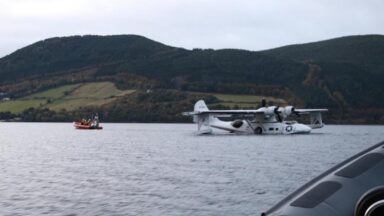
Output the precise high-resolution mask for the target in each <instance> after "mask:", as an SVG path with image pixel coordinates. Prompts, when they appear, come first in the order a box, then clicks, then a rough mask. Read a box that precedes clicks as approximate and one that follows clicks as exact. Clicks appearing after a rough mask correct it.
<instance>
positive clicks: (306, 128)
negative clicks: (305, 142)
mask: <svg viewBox="0 0 384 216" xmlns="http://www.w3.org/2000/svg"><path fill="white" fill-rule="evenodd" d="M311 130H312V128H310V127H309V126H307V125H304V124H296V125H295V131H296V133H310V132H311Z"/></svg>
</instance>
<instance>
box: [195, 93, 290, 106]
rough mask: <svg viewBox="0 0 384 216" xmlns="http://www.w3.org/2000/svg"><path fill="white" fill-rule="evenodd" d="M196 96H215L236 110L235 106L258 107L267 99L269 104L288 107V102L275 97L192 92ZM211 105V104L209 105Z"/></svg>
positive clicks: (223, 103)
mask: <svg viewBox="0 0 384 216" xmlns="http://www.w3.org/2000/svg"><path fill="white" fill-rule="evenodd" d="M191 93H193V94H196V95H212V96H215V97H216V98H217V99H218V100H219V103H215V104H212V105H216V104H221V105H224V106H229V107H231V108H234V107H235V106H237V107H239V108H250V107H254V108H255V107H258V106H260V104H261V101H262V100H263V99H265V100H266V101H267V102H269V103H272V104H274V105H286V104H287V101H285V100H284V99H281V98H275V97H266V96H259V95H235V94H216V93H202V92H191ZM208 105H209V104H208Z"/></svg>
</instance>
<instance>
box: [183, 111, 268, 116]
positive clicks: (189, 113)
mask: <svg viewBox="0 0 384 216" xmlns="http://www.w3.org/2000/svg"><path fill="white" fill-rule="evenodd" d="M182 114H183V115H185V116H194V115H202V114H210V115H226V116H231V115H256V114H264V111H260V110H204V111H194V112H183V113H182Z"/></svg>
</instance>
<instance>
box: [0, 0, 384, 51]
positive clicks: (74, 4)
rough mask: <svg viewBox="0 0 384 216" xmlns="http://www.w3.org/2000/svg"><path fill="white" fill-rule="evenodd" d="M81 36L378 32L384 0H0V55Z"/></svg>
mask: <svg viewBox="0 0 384 216" xmlns="http://www.w3.org/2000/svg"><path fill="white" fill-rule="evenodd" d="M84 34H97V35H111V34H138V35H143V36H145V37H148V38H151V39H153V40H156V41H159V42H162V43H164V44H167V45H171V46H177V47H184V48H188V49H191V48H214V49H220V48H240V49H248V50H263V49H268V48H273V47H278V46H283V45H288V44H294V43H305V42H312V41H318V40H323V39H329V38H333V37H340V36H346V35H358V34H384V0H342V1H339V0H0V48H1V49H0V57H1V56H4V55H7V54H10V53H12V52H13V51H15V50H17V49H19V48H22V47H24V46H26V45H29V44H31V43H34V42H36V41H39V40H42V39H45V38H49V37H56V36H69V35H84Z"/></svg>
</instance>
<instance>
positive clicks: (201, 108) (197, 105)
mask: <svg viewBox="0 0 384 216" xmlns="http://www.w3.org/2000/svg"><path fill="white" fill-rule="evenodd" d="M208 110H209V109H208V107H207V104H205V102H204V101H203V100H199V101H197V102H196V103H195V109H194V111H208Z"/></svg>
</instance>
